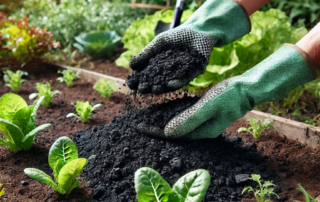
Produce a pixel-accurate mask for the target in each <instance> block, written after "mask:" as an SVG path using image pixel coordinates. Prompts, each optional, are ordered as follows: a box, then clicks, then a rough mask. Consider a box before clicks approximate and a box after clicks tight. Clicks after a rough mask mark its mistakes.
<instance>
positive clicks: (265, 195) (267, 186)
mask: <svg viewBox="0 0 320 202" xmlns="http://www.w3.org/2000/svg"><path fill="white" fill-rule="evenodd" d="M249 179H252V180H253V181H256V182H257V183H258V184H259V189H254V188H252V187H251V186H246V187H244V189H243V190H242V194H243V193H244V192H245V191H248V193H250V192H253V194H254V197H255V199H256V200H257V202H272V201H271V199H270V196H271V195H275V196H276V197H278V198H279V196H278V195H277V194H276V193H274V192H273V188H274V186H275V185H274V184H273V183H272V182H270V181H266V182H264V183H263V184H261V182H260V179H261V176H260V175H258V174H251V178H249Z"/></svg>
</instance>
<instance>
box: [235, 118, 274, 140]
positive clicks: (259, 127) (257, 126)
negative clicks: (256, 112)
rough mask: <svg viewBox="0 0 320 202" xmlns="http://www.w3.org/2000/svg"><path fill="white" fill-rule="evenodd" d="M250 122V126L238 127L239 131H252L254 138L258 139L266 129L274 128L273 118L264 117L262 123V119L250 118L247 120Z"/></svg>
mask: <svg viewBox="0 0 320 202" xmlns="http://www.w3.org/2000/svg"><path fill="white" fill-rule="evenodd" d="M247 121H248V122H249V123H250V127H249V128H245V127H241V128H239V129H238V133H240V132H248V133H250V134H251V135H252V136H253V137H254V139H258V138H259V137H260V135H261V133H262V131H263V130H264V129H267V128H271V129H273V130H274V127H273V122H274V120H272V119H264V121H263V123H262V124H261V123H260V119H254V118H250V119H249V120H247Z"/></svg>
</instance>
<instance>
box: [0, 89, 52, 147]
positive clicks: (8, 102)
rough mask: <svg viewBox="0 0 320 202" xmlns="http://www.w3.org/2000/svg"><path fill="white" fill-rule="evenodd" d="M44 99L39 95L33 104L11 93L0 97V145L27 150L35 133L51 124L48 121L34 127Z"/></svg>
mask: <svg viewBox="0 0 320 202" xmlns="http://www.w3.org/2000/svg"><path fill="white" fill-rule="evenodd" d="M43 99H44V96H42V97H40V98H39V99H38V100H36V101H35V102H34V104H33V105H30V106H28V105H27V103H26V102H25V101H24V100H23V99H22V98H21V97H20V96H19V95H16V94H13V93H7V94H5V95H3V96H2V97H1V98H0V132H2V133H3V135H4V137H1V136H0V146H8V147H9V149H10V150H11V151H19V150H21V149H23V150H24V151H28V150H29V149H30V148H31V145H32V142H33V141H34V138H35V136H36V134H37V133H38V132H39V131H41V130H43V129H46V128H48V127H49V126H51V124H50V123H46V124H43V125H41V126H38V127H36V116H37V111H38V108H39V106H40V104H41V102H42V100H43Z"/></svg>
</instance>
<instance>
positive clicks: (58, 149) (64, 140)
mask: <svg viewBox="0 0 320 202" xmlns="http://www.w3.org/2000/svg"><path fill="white" fill-rule="evenodd" d="M48 161H49V165H50V167H51V168H52V170H53V173H54V179H55V181H56V182H57V183H58V185H57V184H56V183H55V182H54V181H53V180H52V178H51V177H50V176H49V175H47V174H46V173H44V172H43V171H41V170H39V169H36V168H26V169H24V173H25V174H26V175H28V176H29V177H31V178H32V179H34V180H38V181H40V182H43V183H45V184H47V185H50V186H51V187H52V188H54V189H55V190H57V191H58V192H59V193H60V194H67V195H69V194H70V193H71V191H72V190H73V189H74V188H76V187H78V186H80V185H81V182H80V181H78V180H75V179H76V177H77V176H78V175H79V174H80V172H81V171H82V169H83V168H84V167H85V166H86V165H87V163H88V160H87V159H85V158H78V149H77V147H76V145H75V144H74V142H73V141H72V140H71V139H70V138H68V137H65V136H64V137H60V138H59V139H57V140H56V141H55V142H54V143H53V145H52V146H51V148H50V151H49V159H48Z"/></svg>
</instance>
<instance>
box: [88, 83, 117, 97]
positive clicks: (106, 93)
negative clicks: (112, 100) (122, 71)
mask: <svg viewBox="0 0 320 202" xmlns="http://www.w3.org/2000/svg"><path fill="white" fill-rule="evenodd" d="M93 89H94V90H96V91H98V92H99V93H100V95H102V96H103V97H104V98H105V99H108V98H109V97H110V95H111V94H112V93H113V92H114V91H115V89H116V86H115V84H114V82H112V81H108V80H107V79H99V80H98V81H97V82H96V84H95V85H94V86H93Z"/></svg>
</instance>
